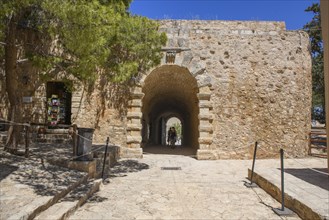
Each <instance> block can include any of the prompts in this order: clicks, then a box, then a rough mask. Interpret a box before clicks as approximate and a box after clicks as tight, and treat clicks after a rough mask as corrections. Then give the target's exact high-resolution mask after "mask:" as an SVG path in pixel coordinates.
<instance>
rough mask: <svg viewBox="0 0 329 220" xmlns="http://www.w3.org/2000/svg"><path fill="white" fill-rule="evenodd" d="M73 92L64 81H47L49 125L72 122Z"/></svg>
mask: <svg viewBox="0 0 329 220" xmlns="http://www.w3.org/2000/svg"><path fill="white" fill-rule="evenodd" d="M71 103H72V93H71V91H70V90H69V88H68V86H67V84H65V83H64V82H47V114H46V115H47V117H46V121H47V124H48V126H50V127H56V126H58V125H60V124H64V125H70V124H71Z"/></svg>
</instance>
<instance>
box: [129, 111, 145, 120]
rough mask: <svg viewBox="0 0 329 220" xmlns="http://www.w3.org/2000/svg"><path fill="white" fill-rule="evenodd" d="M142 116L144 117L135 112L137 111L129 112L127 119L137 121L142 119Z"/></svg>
mask: <svg viewBox="0 0 329 220" xmlns="http://www.w3.org/2000/svg"><path fill="white" fill-rule="evenodd" d="M142 116H143V114H142V113H141V112H135V111H133V112H128V113H127V118H128V119H129V118H137V119H141V118H142Z"/></svg>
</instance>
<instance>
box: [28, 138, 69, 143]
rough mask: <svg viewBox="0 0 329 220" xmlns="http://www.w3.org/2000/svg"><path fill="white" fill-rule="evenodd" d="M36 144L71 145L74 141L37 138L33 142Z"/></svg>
mask: <svg viewBox="0 0 329 220" xmlns="http://www.w3.org/2000/svg"><path fill="white" fill-rule="evenodd" d="M33 142H34V143H42V144H71V143H73V142H72V139H68V138H36V139H35V140H33Z"/></svg>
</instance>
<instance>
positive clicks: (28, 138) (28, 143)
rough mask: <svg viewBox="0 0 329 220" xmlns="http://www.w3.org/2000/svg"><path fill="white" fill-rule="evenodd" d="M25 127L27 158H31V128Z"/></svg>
mask: <svg viewBox="0 0 329 220" xmlns="http://www.w3.org/2000/svg"><path fill="white" fill-rule="evenodd" d="M24 127H25V157H26V158H27V157H29V145H30V126H29V125H24Z"/></svg>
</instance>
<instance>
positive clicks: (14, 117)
mask: <svg viewBox="0 0 329 220" xmlns="http://www.w3.org/2000/svg"><path fill="white" fill-rule="evenodd" d="M17 20H18V19H17V16H13V17H12V18H11V20H10V23H9V25H8V29H7V32H6V45H5V76H6V90H7V93H8V99H9V104H10V108H9V114H8V118H9V120H10V121H12V122H15V123H22V114H21V108H22V97H21V95H20V91H21V89H20V88H21V86H22V85H20V83H19V74H18V70H17V59H18V57H17V56H18V52H17V46H16V41H17V40H16V39H17V38H16V37H17ZM21 131H22V126H19V125H17V124H11V125H10V127H9V130H8V136H7V142H6V147H5V149H6V150H8V151H10V152H13V153H15V152H16V151H17V146H18V143H19V139H20V132H21Z"/></svg>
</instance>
